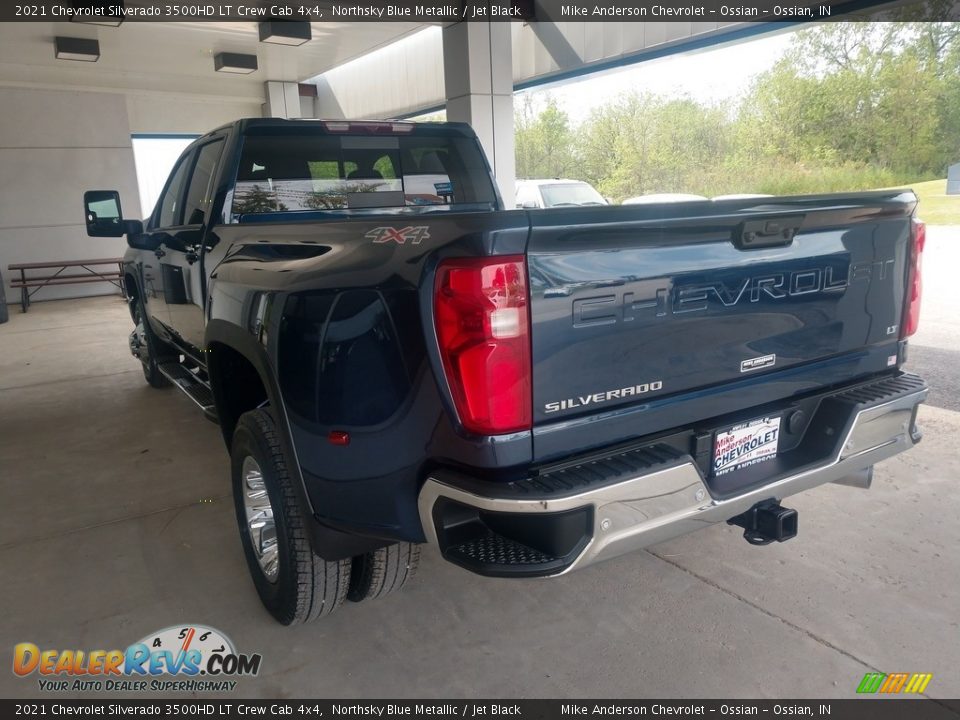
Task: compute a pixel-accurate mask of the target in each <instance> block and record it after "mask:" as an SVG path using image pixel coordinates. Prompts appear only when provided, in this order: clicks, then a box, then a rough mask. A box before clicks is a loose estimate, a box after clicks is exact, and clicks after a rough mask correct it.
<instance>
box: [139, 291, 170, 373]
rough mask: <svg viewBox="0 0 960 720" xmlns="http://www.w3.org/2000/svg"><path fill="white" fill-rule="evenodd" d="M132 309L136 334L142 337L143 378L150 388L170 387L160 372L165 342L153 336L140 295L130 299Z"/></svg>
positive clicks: (141, 361) (141, 360)
mask: <svg viewBox="0 0 960 720" xmlns="http://www.w3.org/2000/svg"><path fill="white" fill-rule="evenodd" d="M130 309H131V311H132V315H133V324H134V332H135V333H137V334H138V335H139V336H140V343H141V350H140V352H141V355H140V364H141V365H143V377H144V378H145V379H146V381H147V382H148V383H149V384H150V387H155V388H165V387H170V381H169V380H167V377H166V375H164V374H163V373H161V372H160V368H159V367H158V358H159V357H160V352H161V348H162V347H163V342H162V341H161V340H160V339H159V338H158V337H157V336H156V335H154V334H153V330H152V329H151V327H150V323H149V322H148V321H147V312H146V309H145V308H144V306H143V300H141V299H140V296H139V295H138V296H137V297H135V298H131V299H130Z"/></svg>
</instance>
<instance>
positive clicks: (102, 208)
mask: <svg viewBox="0 0 960 720" xmlns="http://www.w3.org/2000/svg"><path fill="white" fill-rule="evenodd" d="M83 208H84V213H85V216H86V221H87V235H89V236H90V237H123V235H124V233H125V232H126V228H125V227H124V223H123V213H122V212H121V211H120V193H118V192H117V191H116V190H87V192H85V193H84V194H83Z"/></svg>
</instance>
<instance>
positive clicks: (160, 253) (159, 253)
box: [153, 248, 167, 258]
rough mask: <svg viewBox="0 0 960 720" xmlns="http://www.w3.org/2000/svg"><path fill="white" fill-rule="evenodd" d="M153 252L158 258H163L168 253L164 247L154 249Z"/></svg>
mask: <svg viewBox="0 0 960 720" xmlns="http://www.w3.org/2000/svg"><path fill="white" fill-rule="evenodd" d="M153 254H154V255H156V256H157V257H158V258H162V257H163V256H164V255H166V254H167V253H166V252H165V251H164V249H163V248H157V249H156V250H154V251H153Z"/></svg>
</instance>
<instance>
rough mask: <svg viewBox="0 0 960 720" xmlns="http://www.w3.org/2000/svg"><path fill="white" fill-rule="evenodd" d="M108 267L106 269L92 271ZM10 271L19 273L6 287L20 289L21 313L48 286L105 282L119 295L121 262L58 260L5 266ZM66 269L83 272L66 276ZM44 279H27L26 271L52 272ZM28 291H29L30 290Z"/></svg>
mask: <svg viewBox="0 0 960 720" xmlns="http://www.w3.org/2000/svg"><path fill="white" fill-rule="evenodd" d="M103 265H109V266H112V267H110V269H102V270H98V269H96V268H97V267H98V266H103ZM7 268H8V269H9V270H11V271H19V272H20V277H19V278H18V277H11V278H10V287H12V288H19V289H20V308H21V310H22V311H23V312H26V311H27V308H29V307H30V298H32V297H33V296H34V295H36V294H37V293H38V292H39V291H40V290H41V288H45V287H47V286H48V285H72V284H74V283H91V282H108V283H112V284H113V285H116V286H117V287H118V288H120V292H123V258H99V259H96V260H59V261H57V262H37V263H21V264H19V265H8V266H7ZM69 268H82V269H83V270H84V271H85V272H79V273H68V272H66V271H67V270H68V269H69ZM53 269H56V272H55V273H53V274H49V273H48V274H46V275H31V276H29V277H28V276H27V271H28V270H53ZM30 288H33V289H32V290H31V289H30Z"/></svg>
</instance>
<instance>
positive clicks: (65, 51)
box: [53, 36, 100, 62]
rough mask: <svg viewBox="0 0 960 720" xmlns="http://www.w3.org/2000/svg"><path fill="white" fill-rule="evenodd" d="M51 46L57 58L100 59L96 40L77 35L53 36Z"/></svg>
mask: <svg viewBox="0 0 960 720" xmlns="http://www.w3.org/2000/svg"><path fill="white" fill-rule="evenodd" d="M53 46H54V48H55V50H56V56H57V59H58V60H80V61H81V62H96V61H97V60H99V59H100V43H99V41H97V40H90V39H89V38H77V37H60V36H58V37H55V38H54V39H53Z"/></svg>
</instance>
